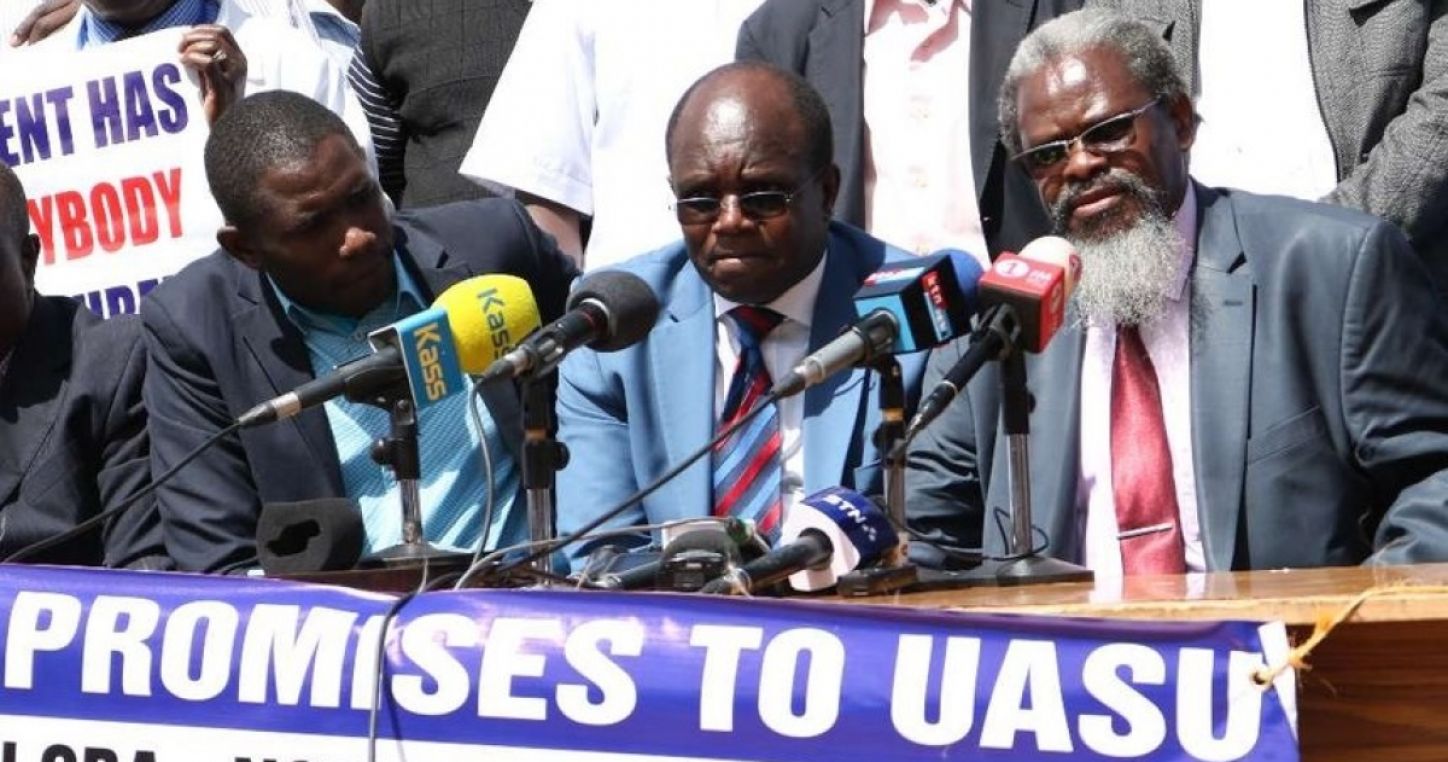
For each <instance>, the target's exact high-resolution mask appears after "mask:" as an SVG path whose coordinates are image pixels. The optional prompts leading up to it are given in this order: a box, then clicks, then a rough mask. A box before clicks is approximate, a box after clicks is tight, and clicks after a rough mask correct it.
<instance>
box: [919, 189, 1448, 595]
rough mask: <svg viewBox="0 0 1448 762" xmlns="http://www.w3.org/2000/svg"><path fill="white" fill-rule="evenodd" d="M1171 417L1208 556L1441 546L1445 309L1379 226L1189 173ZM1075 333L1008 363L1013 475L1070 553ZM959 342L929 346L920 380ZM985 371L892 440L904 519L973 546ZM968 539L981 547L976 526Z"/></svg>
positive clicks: (1256, 563)
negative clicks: (1022, 472) (1017, 453)
mask: <svg viewBox="0 0 1448 762" xmlns="http://www.w3.org/2000/svg"><path fill="white" fill-rule="evenodd" d="M1197 191H1198V197H1197V200H1198V203H1199V209H1200V217H1199V225H1198V232H1197V255H1196V261H1195V264H1194V266H1193V270H1192V275H1191V299H1192V305H1191V355H1190V356H1191V421H1192V457H1193V461H1194V464H1195V467H1196V479H1197V502H1198V515H1199V518H1200V521H1201V527H1202V536H1203V538H1204V542H1205V546H1206V562H1207V566H1208V568H1209V569H1213V570H1216V569H1244V568H1254V569H1263V568H1277V567H1287V566H1322V565H1343V564H1355V563H1359V562H1362V561H1364V560H1365V559H1369V558H1372V559H1374V560H1376V561H1382V562H1389V563H1407V562H1420V561H1444V560H1448V382H1445V379H1448V312H1445V311H1444V309H1443V305H1442V302H1441V301H1440V300H1439V298H1438V297H1437V295H1436V294H1435V293H1434V291H1433V288H1432V286H1431V284H1430V283H1429V282H1428V279H1427V277H1426V271H1425V268H1424V265H1423V263H1422V260H1421V259H1420V258H1419V257H1417V256H1416V255H1415V254H1414V253H1413V251H1412V250H1411V249H1410V248H1409V245H1408V242H1407V240H1406V239H1405V238H1404V237H1403V235H1402V233H1401V232H1399V231H1398V229H1397V228H1395V227H1393V226H1391V225H1388V224H1386V223H1384V222H1382V221H1380V220H1378V219H1377V218H1375V217H1369V216H1367V215H1364V214H1361V213H1358V212H1354V211H1351V210H1347V209H1341V208H1338V207H1333V206H1328V205H1325V204H1312V203H1307V202H1302V201H1295V200H1291V199H1284V198H1278V197H1270V196H1256V195H1252V194H1248V193H1244V192H1241V191H1225V190H1210V189H1206V188H1202V187H1200V186H1198V189H1197ZM1084 343H1085V342H1084V335H1083V333H1082V332H1081V331H1080V330H1079V329H1078V328H1076V327H1068V328H1063V329H1062V331H1061V333H1060V334H1059V335H1057V336H1056V338H1055V340H1054V341H1053V342H1052V343H1051V345H1050V347H1048V348H1047V350H1046V351H1045V352H1044V353H1042V354H1041V355H1039V356H1030V357H1028V358H1027V373H1028V377H1029V379H1030V386H1031V389H1032V392H1033V393H1034V395H1035V399H1036V406H1035V409H1034V411H1033V412H1032V415H1031V421H1030V423H1031V445H1032V448H1033V452H1032V453H1031V468H1030V486H1031V491H1032V495H1033V498H1034V507H1035V512H1034V520H1035V524H1036V525H1037V526H1038V527H1040V528H1042V529H1044V530H1045V532H1046V533H1047V534H1048V536H1049V538H1050V546H1049V552H1050V553H1051V554H1052V555H1056V556H1058V557H1065V558H1074V557H1076V556H1077V553H1078V545H1079V541H1080V538H1079V537H1078V536H1077V527H1078V521H1077V512H1076V509H1075V501H1076V492H1077V481H1078V472H1079V464H1080V452H1079V449H1080V448H1079V442H1080V431H1079V423H1080V420H1081V411H1080V369H1081V353H1082V351H1083V348H1084ZM959 352H960V347H959V346H952V347H947V348H944V349H941V350H939V351H937V352H936V356H935V357H934V358H932V361H931V369H930V371H929V373H928V374H927V378H926V384H927V387H928V385H930V384H931V383H933V381H934V380H938V379H939V378H940V374H941V373H942V371H943V369H945V368H948V367H949V366H950V365H951V364H953V363H954V361H955V358H956V357H957V356H958V355H959ZM998 383H999V380H998V375H997V374H996V373H995V368H993V367H991V368H988V369H987V370H986V372H984V373H982V374H981V375H980V376H978V377H977V378H976V379H975V380H974V381H973V382H972V383H971V384H970V385H969V386H968V388H967V391H966V393H965V394H964V395H963V396H962V399H958V400H956V401H955V403H954V405H953V406H952V407H951V408H950V409H949V410H948V412H947V413H946V414H945V416H944V417H942V418H941V419H940V420H938V421H936V422H935V425H934V426H933V427H932V428H930V429H929V430H927V432H926V433H925V434H923V435H922V436H921V437H920V438H919V439H917V440H916V444H915V446H914V448H913V449H912V452H911V458H910V472H909V478H908V486H909V489H910V491H911V494H910V512H911V517H912V522H913V523H914V524H915V525H916V527H917V528H918V529H919V530H921V531H922V532H923V533H924V534H926V535H927V536H932V537H934V538H936V539H943V540H946V541H948V542H951V543H954V544H959V545H962V546H971V547H973V546H977V545H979V544H980V541H981V539H982V538H981V535H982V522H983V520H984V522H985V526H986V527H990V526H993V522H991V521H990V520H989V519H988V518H987V516H986V509H987V507H990V508H995V507H1001V508H1005V507H1006V506H1007V505H1008V501H1007V479H1006V462H1007V459H1006V441H1005V437H1004V436H1002V435H1001V433H1000V428H999V425H1000V421H999V418H1000V410H999V407H1000V390H999V387H998ZM984 534H985V537H984V540H985V545H986V547H987V548H989V549H992V550H994V551H995V552H997V553H999V552H1000V551H1001V549H1002V543H1001V541H1000V538H999V537H998V536H997V533H996V532H995V531H992V530H989V529H987V530H986V531H985V533H984Z"/></svg>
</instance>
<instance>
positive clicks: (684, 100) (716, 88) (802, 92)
mask: <svg viewBox="0 0 1448 762" xmlns="http://www.w3.org/2000/svg"><path fill="white" fill-rule="evenodd" d="M729 108H737V109H740V112H739V115H740V116H742V117H746V118H755V119H759V118H766V119H769V120H770V121H771V123H775V124H778V125H779V126H781V127H785V126H786V125H787V127H785V128H786V129H792V128H797V129H798V130H799V132H798V133H797V135H796V136H792V137H793V138H794V140H795V141H797V143H796V145H797V147H798V149H800V150H801V151H802V152H803V155H804V159H805V161H806V162H807V165H808V167H807V168H808V170H809V171H811V172H818V171H820V170H822V169H824V168H825V167H827V166H829V164H830V162H831V161H832V160H833V159H834V153H835V145H834V134H833V132H832V131H831V129H830V112H829V108H828V107H826V106H825V102H824V99H823V98H821V97H820V95H819V93H817V92H815V89H814V88H813V87H811V86H810V84H809V83H808V82H806V81H805V80H804V78H803V77H800V76H799V75H798V74H795V73H794V72H792V71H788V70H786V69H781V68H779V67H777V66H774V65H772V64H767V63H764V62H761V61H738V62H735V63H728V64H724V65H723V66H720V67H719V68H717V69H714V70H713V71H711V72H709V73H708V74H705V75H704V76H703V77H700V78H699V80H698V81H697V82H695V83H694V84H693V85H690V86H689V89H688V90H685V91H684V95H683V96H682V97H681V98H679V102H678V104H676V105H675V106H674V111H673V113H672V114H670V115H669V125H668V128H667V130H666V131H665V133H664V151H665V156H666V157H667V159H668V162H669V164H670V165H671V166H672V165H673V163H674V149H675V133H677V132H678V127H679V123H680V121H682V120H683V118H684V116H685V113H686V112H691V111H695V112H696V111H700V110H703V109H712V110H714V111H720V110H721V109H723V110H726V115H727V109H729ZM721 116H725V115H721Z"/></svg>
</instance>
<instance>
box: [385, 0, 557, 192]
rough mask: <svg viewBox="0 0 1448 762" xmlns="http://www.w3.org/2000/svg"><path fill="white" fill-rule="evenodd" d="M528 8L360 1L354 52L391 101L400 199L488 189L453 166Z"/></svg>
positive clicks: (511, 2) (517, 1) (473, 2)
mask: <svg viewBox="0 0 1448 762" xmlns="http://www.w3.org/2000/svg"><path fill="white" fill-rule="evenodd" d="M527 15H528V0H428V2H424V3H419V2H417V1H416V0H371V1H370V2H368V3H367V4H366V5H364V6H362V41H361V42H360V43H359V44H358V46H357V55H358V56H361V57H362V58H363V59H364V60H365V61H366V63H367V66H368V68H370V69H371V70H372V72H373V74H374V76H376V78H377V82H378V84H380V85H381V86H382V88H383V90H384V91H386V93H387V96H388V98H389V99H391V100H392V101H393V104H394V108H395V114H394V116H395V117H396V119H397V120H398V122H399V123H400V125H401V128H402V133H403V134H402V136H401V139H402V140H404V141H405V148H404V150H403V154H402V170H403V181H404V182H403V190H402V192H401V199H400V201H399V205H400V206H403V207H405V208H413V207H419V206H428V205H432V204H441V203H446V202H449V201H460V200H463V199H470V198H481V197H484V196H486V195H488V192H487V191H486V190H485V189H484V188H483V187H482V186H480V185H478V184H477V183H475V182H472V181H471V180H468V179H467V178H465V177H463V176H462V175H460V174H458V166H459V165H461V164H462V161H463V156H464V155H466V154H467V152H468V149H469V148H471V147H472V144H473V134H474V133H476V132H477V131H478V122H480V121H482V118H483V109H484V108H486V107H487V105H488V99H489V98H491V97H492V95H493V88H494V87H497V85H498V76H499V75H500V74H502V71H503V65H504V64H506V63H507V62H508V56H509V54H511V53H512V52H513V43H514V42H516V41H517V39H518V32H519V31H520V30H522V28H523V19H524V18H526V17H527ZM379 142H380V141H379ZM379 153H381V152H379ZM379 158H383V157H381V156H379ZM388 176H389V172H388V171H387V168H386V167H384V168H383V177H384V179H386V178H388ZM394 190H396V189H395V188H388V192H389V193H391V192H393V191H394Z"/></svg>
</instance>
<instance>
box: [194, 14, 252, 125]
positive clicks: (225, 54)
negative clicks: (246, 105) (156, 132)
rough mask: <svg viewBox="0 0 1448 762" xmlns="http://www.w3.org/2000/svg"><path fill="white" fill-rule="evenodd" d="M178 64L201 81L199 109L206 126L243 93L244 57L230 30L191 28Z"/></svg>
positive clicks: (208, 27)
mask: <svg viewBox="0 0 1448 762" xmlns="http://www.w3.org/2000/svg"><path fill="white" fill-rule="evenodd" d="M179 50H180V51H181V63H182V64H183V65H185V66H186V67H187V68H190V69H195V70H196V73H197V74H198V75H200V77H201V107H202V110H203V111H204V112H205V113H206V122H207V124H216V120H217V119H219V118H221V115H222V114H224V113H226V109H227V108H229V107H230V106H231V104H233V103H235V102H237V101H239V100H241V98H242V96H244V95H245V94H246V93H245V92H244V91H245V87H246V56H245V55H243V54H242V52H241V46H239V45H237V44H236V38H235V37H232V36H231V30H230V29H227V28H226V27H224V26H218V25H216V24H201V25H199V26H194V27H191V30H190V31H188V32H187V33H186V34H185V35H184V36H183V37H182V38H181V45H180V48H179Z"/></svg>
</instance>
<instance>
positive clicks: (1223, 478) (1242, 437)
mask: <svg viewBox="0 0 1448 762" xmlns="http://www.w3.org/2000/svg"><path fill="white" fill-rule="evenodd" d="M1197 200H1198V204H1199V208H1200V209H1201V210H1202V211H1201V222H1200V225H1199V228H1198V230H1199V232H1198V234H1197V257H1196V266H1195V267H1194V269H1193V273H1192V279H1191V284H1192V305H1191V310H1192V312H1191V380H1192V401H1191V416H1192V457H1193V461H1194V465H1195V467H1196V480H1197V513H1198V515H1199V517H1200V521H1201V523H1202V527H1203V532H1202V538H1203V542H1204V543H1205V545H1206V555H1207V568H1208V569H1209V570H1213V571H1216V570H1225V569H1231V568H1232V566H1233V561H1234V556H1235V554H1236V547H1237V524H1238V521H1239V519H1240V517H1241V512H1242V485H1243V471H1244V469H1245V468H1246V449H1247V424H1248V420H1247V417H1248V396H1249V391H1250V382H1251V375H1252V340H1253V335H1252V329H1253V314H1254V311H1255V298H1256V297H1255V289H1254V285H1253V283H1252V277H1251V276H1252V274H1251V271H1250V269H1249V268H1247V267H1245V266H1244V265H1245V261H1246V260H1245V257H1244V254H1243V246H1242V241H1241V239H1240V237H1239V235H1238V230H1237V220H1236V215H1235V214H1234V213H1233V211H1232V203H1231V201H1230V200H1229V199H1227V198H1224V197H1222V196H1220V195H1218V194H1216V193H1215V192H1213V191H1211V190H1209V189H1206V188H1203V187H1202V186H1197ZM1242 560H1245V559H1242Z"/></svg>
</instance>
